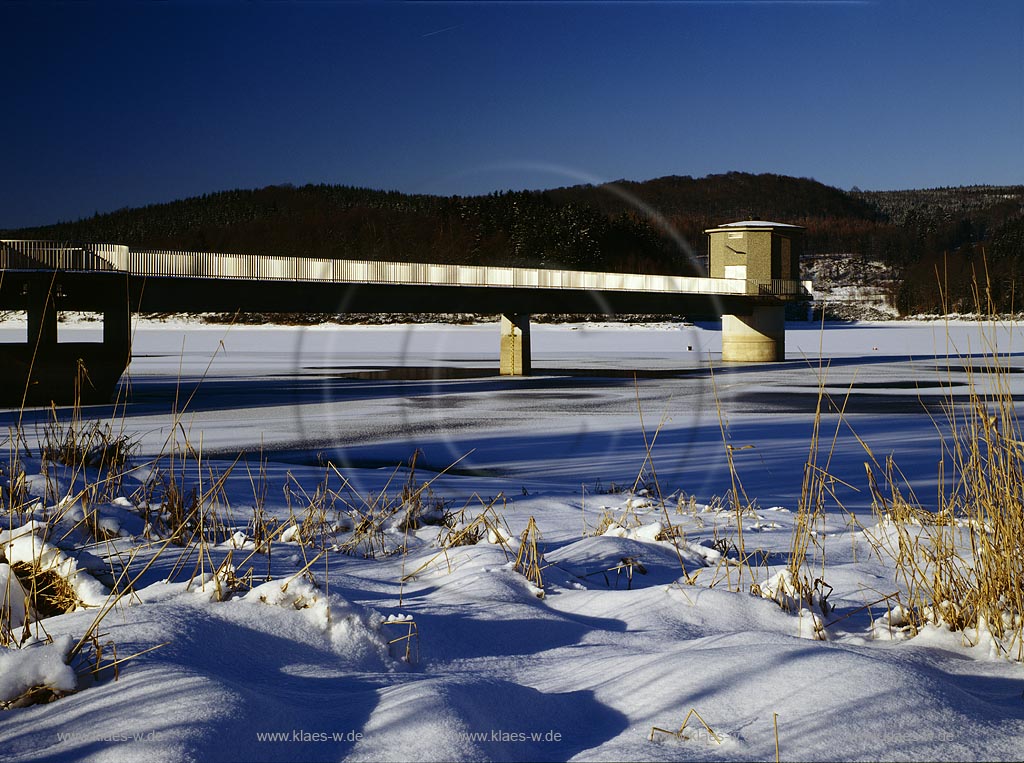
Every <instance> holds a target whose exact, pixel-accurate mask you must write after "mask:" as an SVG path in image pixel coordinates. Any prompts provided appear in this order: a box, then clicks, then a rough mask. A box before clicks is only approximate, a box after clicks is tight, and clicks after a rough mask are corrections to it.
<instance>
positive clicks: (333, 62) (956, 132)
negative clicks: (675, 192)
mask: <svg viewBox="0 0 1024 763" xmlns="http://www.w3.org/2000/svg"><path fill="white" fill-rule="evenodd" d="M0 40H2V42H0V64H2V68H0V82H2V103H3V109H2V111H0V151H2V155H0V158H2V165H0V166H2V170H0V227H15V226H23V225H35V224H43V223H48V222H56V221H58V220H69V219H76V218H79V217H82V216H89V215H92V214H93V213H94V212H96V211H99V212H105V211H111V210H113V209H117V208H120V207H125V206H138V205H142V204H147V203H153V202H161V201H170V200H173V199H177V198H183V197H186V196H192V195H197V194H201V193H205V192H211V191H217V190H225V189H230V188H252V187H261V186H264V185H269V184H272V183H295V184H296V185H299V184H304V183H310V182H312V183H319V182H326V183H343V184H348V185H359V186H368V187H372V188H387V189H397V190H401V191H407V192H423V193H438V194H446V195H447V194H475V193H487V192H490V191H494V190H500V189H509V188H550V187H556V186H562V185H571V184H575V183H578V182H598V181H606V180H615V179H620V178H626V179H630V180H645V179H648V178H653V177H659V176H662V175H693V176H702V175H706V174H709V173H717V172H727V171H730V170H739V171H747V172H776V173H781V174H787V175H796V176H801V177H813V178H815V179H817V180H820V181H821V182H824V183H828V184H830V185H835V186H838V187H841V188H850V187H851V186H854V185H857V186H859V187H861V188H864V189H894V188H913V187H929V186H937V185H965V184H974V183H996V184H1010V183H1024V2H1021V0H1002V1H996V2H987V1H981V2H969V1H968V0H963V1H962V2H950V1H949V0H931V1H922V2H890V1H888V0H882V1H881V2H599V3H595V2H561V3H547V2H533V3H481V2H471V3H470V2H467V3H445V2H441V3H434V2H431V3H331V2H315V3H313V2H307V3H259V2H256V3H244V4H243V3H238V2H215V3H184V2H173V1H171V2H162V3H155V2H152V3H131V4H126V3H117V4H114V3H89V2H83V3H47V2H37V3H30V4H22V3H17V2H14V3H12V2H4V3H3V4H2V5H0Z"/></svg>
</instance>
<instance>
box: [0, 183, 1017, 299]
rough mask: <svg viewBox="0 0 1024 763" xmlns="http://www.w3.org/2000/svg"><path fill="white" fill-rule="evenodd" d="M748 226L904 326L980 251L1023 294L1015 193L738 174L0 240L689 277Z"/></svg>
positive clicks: (277, 211) (1005, 284)
mask: <svg viewBox="0 0 1024 763" xmlns="http://www.w3.org/2000/svg"><path fill="white" fill-rule="evenodd" d="M743 219H768V220H777V221H780V222H787V223H795V224H799V225H803V226H805V227H806V228H807V236H806V245H805V250H806V251H807V252H808V253H809V254H811V255H822V254H829V253H836V254H846V255H848V254H853V255H857V256H861V257H864V258H866V259H870V260H872V261H878V262H882V263H885V264H886V265H889V266H891V267H892V268H894V269H895V270H896V271H897V273H898V274H900V278H899V282H900V283H901V284H902V286H901V287H900V288H899V290H898V294H894V299H897V300H898V303H899V304H898V306H899V307H900V309H901V310H903V311H910V312H920V311H924V310H931V309H935V308H936V307H937V306H938V305H939V302H940V297H939V294H938V288H937V283H936V277H935V270H936V267H937V266H938V265H940V264H941V265H942V267H943V268H945V270H946V271H947V280H949V279H948V274H952V280H951V281H950V283H951V286H950V291H951V292H956V293H957V294H960V295H961V296H963V295H969V294H970V288H969V280H970V274H971V272H972V269H974V270H977V267H976V265H977V261H978V259H979V255H980V254H981V252H982V251H985V252H986V254H989V255H991V256H990V257H988V264H989V266H990V270H991V271H992V272H993V279H994V281H995V282H996V283H995V290H994V295H995V296H996V298H997V299H999V300H1004V301H1005V300H1006V299H1009V298H1010V296H1009V295H1011V294H1013V293H1016V292H1021V293H1024V291H1022V284H1024V250H1022V244H1024V186H1014V187H1005V188H1004V187H1000V188H995V187H989V186H970V187H965V188H947V189H930V190H921V191H888V192H861V191H857V190H855V191H853V192H850V193H847V192H845V191H842V190H840V189H837V188H833V187H830V186H826V185H823V184H821V183H818V182H816V181H814V180H809V179H805V178H793V177H786V176H782V175H771V174H761V175H753V174H747V173H739V172H732V173H727V174H722V175H709V176H707V177H703V178H692V177H688V176H682V177H680V176H670V177H663V178H658V179H655V180H648V181H646V182H632V181H620V182H617V183H612V184H607V185H600V186H592V185H580V186H572V187H567V188H557V189H553V190H548V191H522V192H506V193H494V194H490V195H487V196H474V197H440V196H425V195H409V194H401V193H397V192H386V191H375V190H369V189H363V188H352V187H348V186H338V185H307V186H303V187H300V188H296V187H292V186H269V187H267V188H262V189H258V190H234V191H224V192H219V193H211V194H206V195H203V196H199V197H194V198H189V199H184V200H181V201H174V202H170V203H166V204H155V205H150V206H147V207H141V208H136V209H123V210H118V211H116V212H111V213H108V214H102V215H100V214H97V215H95V216H93V217H91V218H87V219H82V220H78V221H75V222H64V223H59V224H55V225H50V226H44V227H39V228H31V229H21V230H7V231H2V232H0V236H2V237H4V238H43V239H57V240H67V241H104V242H116V243H123V244H128V245H130V246H132V247H135V248H149V249H184V250H198V251H221V252H246V253H257V254H260V253H265V254H279V255H308V256H318V257H336V258H346V259H377V260H406V261H420V262H442V263H445V262H448V263H480V264H504V265H538V266H542V267H543V266H546V267H564V268H575V269H587V270H612V271H614V270H619V271H632V272H663V273H684V274H685V273H692V272H694V265H693V262H692V260H691V259H690V257H689V256H688V252H687V251H686V250H687V249H689V248H691V247H692V250H691V251H692V252H693V253H694V254H696V255H703V254H704V253H705V248H706V238H705V236H704V233H703V231H704V229H705V228H708V227H712V226H716V225H720V224H722V223H725V222H731V221H734V220H743ZM676 234H678V235H676ZM680 241H682V242H685V244H684V245H682V246H681V245H680V243H679V242H680ZM933 284H935V285H934V286H933ZM947 296H949V295H947Z"/></svg>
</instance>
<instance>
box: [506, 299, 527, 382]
mask: <svg viewBox="0 0 1024 763" xmlns="http://www.w3.org/2000/svg"><path fill="white" fill-rule="evenodd" d="M530 370H531V363H530V316H529V314H527V313H503V314H502V316H501V375H502V376H529V375H530Z"/></svg>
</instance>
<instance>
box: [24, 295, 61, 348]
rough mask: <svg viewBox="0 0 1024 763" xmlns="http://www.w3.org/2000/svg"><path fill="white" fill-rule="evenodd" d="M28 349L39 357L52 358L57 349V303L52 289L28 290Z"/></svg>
mask: <svg viewBox="0 0 1024 763" xmlns="http://www.w3.org/2000/svg"><path fill="white" fill-rule="evenodd" d="M27 291H28V294H26V297H27V299H26V302H27V304H26V305H25V311H26V312H27V313H28V349H29V352H31V353H33V355H34V356H35V357H36V358H37V359H39V360H43V359H46V360H48V359H50V358H52V357H53V356H54V354H55V353H56V351H57V305H56V301H55V295H54V293H53V290H52V289H49V288H47V289H45V290H44V289H41V288H38V287H37V288H35V289H32V288H31V287H30V288H29V289H28V290H27Z"/></svg>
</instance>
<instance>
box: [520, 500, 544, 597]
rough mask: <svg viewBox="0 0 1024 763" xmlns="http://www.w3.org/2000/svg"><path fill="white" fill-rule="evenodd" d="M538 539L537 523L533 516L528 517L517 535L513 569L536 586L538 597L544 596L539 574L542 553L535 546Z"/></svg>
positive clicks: (541, 578)
mask: <svg viewBox="0 0 1024 763" xmlns="http://www.w3.org/2000/svg"><path fill="white" fill-rule="evenodd" d="M538 540H540V530H539V529H537V523H536V521H534V519H533V517H530V520H529V521H528V522H527V523H526V529H525V530H523V534H522V535H521V536H519V553H518V554H516V561H515V565H514V567H513V569H514V570H515V571H516V572H518V573H519V574H521V575H522V576H523V577H525V578H526V579H527V580H529V581H530V582H531V583H533V584H534V585H535V586H536V587H537V589H538V590H539V593H538V594H537V597H538V598H544V578H543V577H542V576H541V564H542V563H543V562H544V555H543V554H541V552H540V550H539V549H538V548H537V541H538Z"/></svg>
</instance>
